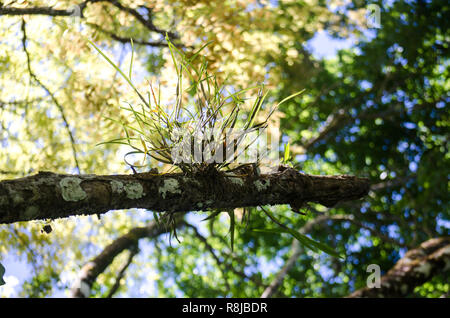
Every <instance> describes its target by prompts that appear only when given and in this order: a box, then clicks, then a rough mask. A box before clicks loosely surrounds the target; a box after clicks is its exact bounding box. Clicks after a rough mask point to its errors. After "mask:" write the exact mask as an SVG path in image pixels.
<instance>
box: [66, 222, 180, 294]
mask: <svg viewBox="0 0 450 318" xmlns="http://www.w3.org/2000/svg"><path fill="white" fill-rule="evenodd" d="M182 217H183V215H182V214H180V215H179V216H178V217H177V219H176V223H175V224H174V226H175V227H181V226H183V225H184V223H183V222H181V220H182ZM172 229H173V228H171V227H169V226H164V225H163V224H158V223H156V222H154V221H153V222H151V223H149V224H148V225H147V226H145V227H136V228H133V229H131V230H130V231H129V232H128V233H126V234H124V235H122V236H121V237H119V238H117V239H115V240H114V241H113V242H112V243H111V244H109V245H108V246H106V247H105V248H104V249H103V251H102V252H101V253H100V254H99V255H97V256H96V257H94V258H93V259H92V260H90V261H89V262H88V263H86V264H85V265H84V266H83V267H82V268H81V270H80V275H79V277H78V280H77V281H76V283H75V284H74V287H73V288H72V297H76V298H84V297H89V296H90V293H91V288H92V285H93V284H94V282H95V281H96V280H97V277H98V276H99V275H100V274H101V273H103V272H104V271H105V269H106V268H107V267H108V266H109V265H110V264H111V263H112V262H113V260H114V258H115V257H116V256H118V255H119V254H120V253H122V252H123V251H125V250H127V249H129V250H133V249H136V248H137V246H136V245H137V243H138V241H139V240H140V239H142V238H156V237H158V236H159V235H161V234H164V233H168V232H169V231H171V230H172Z"/></svg>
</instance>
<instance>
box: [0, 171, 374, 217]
mask: <svg viewBox="0 0 450 318" xmlns="http://www.w3.org/2000/svg"><path fill="white" fill-rule="evenodd" d="M283 168H284V170H283V171H279V172H276V173H272V174H265V175H264V174H262V175H258V176H242V175H240V176H237V175H230V174H225V173H223V172H218V171H216V172H215V173H214V174H207V175H204V174H196V175H192V176H187V175H185V174H181V173H172V174H156V175H155V174H152V173H138V174H134V175H66V174H55V173H52V172H39V173H38V174H37V175H33V176H29V177H25V178H19V179H14V180H4V181H1V182H0V224H1V223H13V222H18V221H30V220H36V219H56V218H62V217H68V216H72V215H82V214H102V213H105V212H107V211H110V210H116V209H129V208H143V209H148V210H153V211H170V212H187V211H197V210H203V211H204V210H208V209H212V208H217V209H230V208H237V207H250V206H260V205H278V204H291V205H294V206H297V207H298V206H301V205H302V204H303V203H305V202H316V203H320V204H323V205H325V206H328V207H331V206H333V205H334V204H336V203H338V202H340V201H346V200H356V199H359V198H361V197H363V196H365V195H366V194H367V193H368V190H369V181H368V179H366V178H357V177H353V176H314V175H307V174H302V173H300V172H298V171H296V170H294V169H292V168H285V167H283Z"/></svg>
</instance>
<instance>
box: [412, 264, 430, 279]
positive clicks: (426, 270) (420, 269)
mask: <svg viewBox="0 0 450 318" xmlns="http://www.w3.org/2000/svg"><path fill="white" fill-rule="evenodd" d="M431 267H432V266H431V264H430V263H428V262H425V263H423V264H420V266H417V267H416V270H415V272H417V273H422V274H424V275H425V276H426V277H428V276H429V275H430V272H431Z"/></svg>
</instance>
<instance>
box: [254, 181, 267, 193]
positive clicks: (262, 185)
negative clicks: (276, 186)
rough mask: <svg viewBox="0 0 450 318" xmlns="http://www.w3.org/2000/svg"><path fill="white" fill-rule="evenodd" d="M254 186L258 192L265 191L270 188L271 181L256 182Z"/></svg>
mask: <svg viewBox="0 0 450 318" xmlns="http://www.w3.org/2000/svg"><path fill="white" fill-rule="evenodd" d="M253 184H254V185H255V187H256V190H258V191H264V190H266V189H267V188H268V187H269V186H270V181H269V180H264V181H261V180H256V181H255V182H253Z"/></svg>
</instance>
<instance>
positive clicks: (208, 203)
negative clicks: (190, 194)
mask: <svg viewBox="0 0 450 318" xmlns="http://www.w3.org/2000/svg"><path fill="white" fill-rule="evenodd" d="M213 203H214V201H213V200H206V201H205V205H211V204H213Z"/></svg>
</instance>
